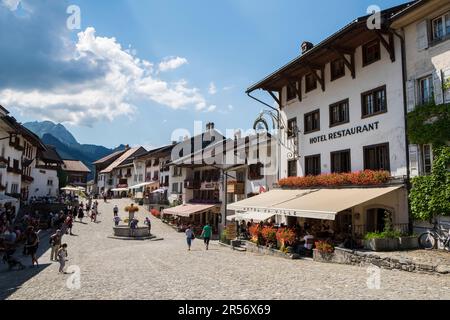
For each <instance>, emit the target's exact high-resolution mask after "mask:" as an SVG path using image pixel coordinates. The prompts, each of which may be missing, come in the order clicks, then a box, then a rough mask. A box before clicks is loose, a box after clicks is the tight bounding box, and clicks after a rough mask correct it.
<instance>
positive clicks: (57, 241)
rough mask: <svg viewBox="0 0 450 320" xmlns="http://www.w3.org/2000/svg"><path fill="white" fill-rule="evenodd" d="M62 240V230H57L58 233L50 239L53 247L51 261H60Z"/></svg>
mask: <svg viewBox="0 0 450 320" xmlns="http://www.w3.org/2000/svg"><path fill="white" fill-rule="evenodd" d="M61 240H62V234H61V230H56V233H54V234H53V235H52V236H51V237H50V245H51V246H52V251H51V253H50V260H51V261H58V250H59V248H60V247H61Z"/></svg>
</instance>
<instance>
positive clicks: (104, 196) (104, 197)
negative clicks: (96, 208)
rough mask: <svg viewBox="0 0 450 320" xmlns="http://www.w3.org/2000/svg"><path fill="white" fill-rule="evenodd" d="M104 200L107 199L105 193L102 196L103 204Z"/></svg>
mask: <svg viewBox="0 0 450 320" xmlns="http://www.w3.org/2000/svg"><path fill="white" fill-rule="evenodd" d="M106 198H107V197H106V193H104V194H103V202H105V203H106V202H107V201H106Z"/></svg>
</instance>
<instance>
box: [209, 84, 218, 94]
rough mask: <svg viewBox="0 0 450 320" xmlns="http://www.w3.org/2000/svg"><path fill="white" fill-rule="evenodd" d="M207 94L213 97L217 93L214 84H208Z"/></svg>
mask: <svg viewBox="0 0 450 320" xmlns="http://www.w3.org/2000/svg"><path fill="white" fill-rule="evenodd" d="M208 92H209V94H210V95H215V94H216V93H217V88H216V85H215V84H214V82H211V83H210V84H209V89H208Z"/></svg>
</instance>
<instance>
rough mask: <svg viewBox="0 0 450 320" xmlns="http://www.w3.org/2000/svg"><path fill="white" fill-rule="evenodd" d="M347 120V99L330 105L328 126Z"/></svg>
mask: <svg viewBox="0 0 450 320" xmlns="http://www.w3.org/2000/svg"><path fill="white" fill-rule="evenodd" d="M349 121H350V119H349V106H348V99H346V100H343V101H340V102H337V103H334V104H332V105H330V127H333V126H337V125H340V124H343V123H347V122H349Z"/></svg>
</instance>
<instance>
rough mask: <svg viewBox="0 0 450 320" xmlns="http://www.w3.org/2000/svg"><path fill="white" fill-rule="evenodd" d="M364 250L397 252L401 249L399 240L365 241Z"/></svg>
mask: <svg viewBox="0 0 450 320" xmlns="http://www.w3.org/2000/svg"><path fill="white" fill-rule="evenodd" d="M364 248H365V249H367V250H372V251H396V250H398V249H399V238H380V239H369V240H364Z"/></svg>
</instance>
